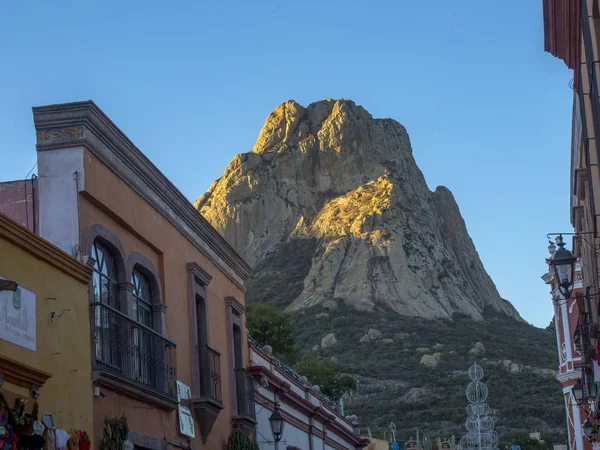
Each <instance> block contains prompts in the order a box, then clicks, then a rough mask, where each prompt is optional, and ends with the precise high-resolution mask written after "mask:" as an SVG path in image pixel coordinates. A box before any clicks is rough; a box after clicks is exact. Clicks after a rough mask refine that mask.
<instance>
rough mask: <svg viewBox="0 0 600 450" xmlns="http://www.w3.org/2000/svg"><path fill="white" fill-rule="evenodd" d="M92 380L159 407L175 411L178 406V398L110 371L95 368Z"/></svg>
mask: <svg viewBox="0 0 600 450" xmlns="http://www.w3.org/2000/svg"><path fill="white" fill-rule="evenodd" d="M92 381H93V382H94V383H95V384H99V385H102V386H105V387H107V388H109V389H112V390H114V391H116V392H119V393H121V394H125V395H127V396H129V397H133V398H137V399H139V400H142V401H144V402H146V403H148V404H151V405H155V406H158V407H159V408H162V409H165V410H168V411H173V410H175V408H177V399H176V398H171V397H168V396H166V395H163V394H159V393H158V392H154V391H152V390H150V389H147V388H144V387H142V386H139V385H137V384H135V383H132V382H131V381H129V380H128V379H126V378H122V377H119V376H117V375H115V374H112V373H109V372H103V371H101V370H95V371H94V372H93V374H92Z"/></svg>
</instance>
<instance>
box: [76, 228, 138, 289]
mask: <svg viewBox="0 0 600 450" xmlns="http://www.w3.org/2000/svg"><path fill="white" fill-rule="evenodd" d="M96 239H98V240H99V242H100V243H101V244H102V245H104V246H105V247H106V248H108V249H109V250H110V251H111V252H112V254H113V255H112V256H113V257H114V258H115V263H116V270H117V281H118V282H119V283H129V282H130V280H131V277H129V278H128V277H127V272H126V268H125V260H126V258H125V250H123V245H122V244H121V240H120V239H119V238H118V237H117V236H116V235H115V234H113V233H111V232H110V230H108V229H107V228H105V227H104V226H102V225H100V224H93V225H90V226H88V228H87V230H86V231H85V236H84V238H83V251H84V254H85V255H91V257H92V258H93V257H94V255H93V253H92V247H93V245H94V242H95V241H96ZM132 286H133V285H132Z"/></svg>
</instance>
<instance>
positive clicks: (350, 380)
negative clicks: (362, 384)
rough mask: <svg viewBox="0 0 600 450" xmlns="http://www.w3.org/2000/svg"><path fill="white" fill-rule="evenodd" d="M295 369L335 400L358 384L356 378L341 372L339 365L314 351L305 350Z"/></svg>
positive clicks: (354, 388)
mask: <svg viewBox="0 0 600 450" xmlns="http://www.w3.org/2000/svg"><path fill="white" fill-rule="evenodd" d="M297 370H298V372H299V373H301V374H302V375H304V376H306V377H307V378H308V379H309V380H310V382H311V383H312V384H316V385H318V386H319V387H320V388H321V392H323V393H324V394H325V395H327V396H328V397H329V398H331V399H332V400H335V401H337V400H339V399H340V398H341V397H342V396H343V395H344V394H346V393H349V392H352V391H355V390H356V388H357V386H358V382H357V381H356V378H354V377H351V376H350V375H345V374H343V373H342V368H341V366H339V365H338V364H336V363H334V362H332V361H329V360H326V359H322V358H321V357H319V355H318V354H316V353H314V352H307V353H305V354H304V355H303V356H302V359H301V360H300V363H299V364H298V367H297Z"/></svg>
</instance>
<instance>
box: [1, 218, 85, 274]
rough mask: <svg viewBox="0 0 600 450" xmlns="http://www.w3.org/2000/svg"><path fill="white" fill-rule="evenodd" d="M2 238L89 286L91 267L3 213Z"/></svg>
mask: <svg viewBox="0 0 600 450" xmlns="http://www.w3.org/2000/svg"><path fill="white" fill-rule="evenodd" d="M0 238H2V239H5V240H7V241H9V242H11V243H12V244H14V245H16V246H17V247H20V248H22V249H23V250H25V251H26V252H28V253H30V254H31V255H32V256H34V257H35V258H38V259H41V260H42V261H45V262H46V263H48V264H50V265H52V266H54V267H56V268H57V269H59V270H60V271H62V272H64V273H66V274H67V275H70V276H71V277H73V278H75V279H76V280H78V281H80V282H82V283H84V284H88V283H89V282H90V280H91V278H92V268H91V267H90V266H87V265H85V264H82V263H80V262H79V261H77V260H76V259H75V258H73V257H72V256H71V255H69V254H67V253H65V252H63V251H62V250H60V249H59V248H58V247H56V246H54V245H52V244H51V243H50V242H48V241H46V240H45V239H43V238H41V237H39V236H38V235H37V234H34V233H32V232H31V231H29V230H28V229H27V228H25V227H22V226H21V225H19V224H18V223H17V222H15V221H13V220H11V219H9V218H8V217H7V216H5V215H4V214H1V213H0Z"/></svg>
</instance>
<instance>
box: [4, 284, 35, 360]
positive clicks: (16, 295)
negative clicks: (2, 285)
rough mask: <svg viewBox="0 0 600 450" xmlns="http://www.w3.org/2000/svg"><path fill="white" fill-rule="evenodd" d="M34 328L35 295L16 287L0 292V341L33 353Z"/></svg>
mask: <svg viewBox="0 0 600 450" xmlns="http://www.w3.org/2000/svg"><path fill="white" fill-rule="evenodd" d="M0 279H1V280H6V278H4V277H1V276H0ZM35 326H36V323H35V293H33V292H31V291H28V290H27V289H25V288H23V287H22V286H18V285H17V286H16V289H15V290H1V291H0V339H4V340H5V341H8V342H12V343H13V344H16V345H19V346H21V347H25V348H26V349H29V350H33V351H34V352H35V349H36V333H35Z"/></svg>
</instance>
